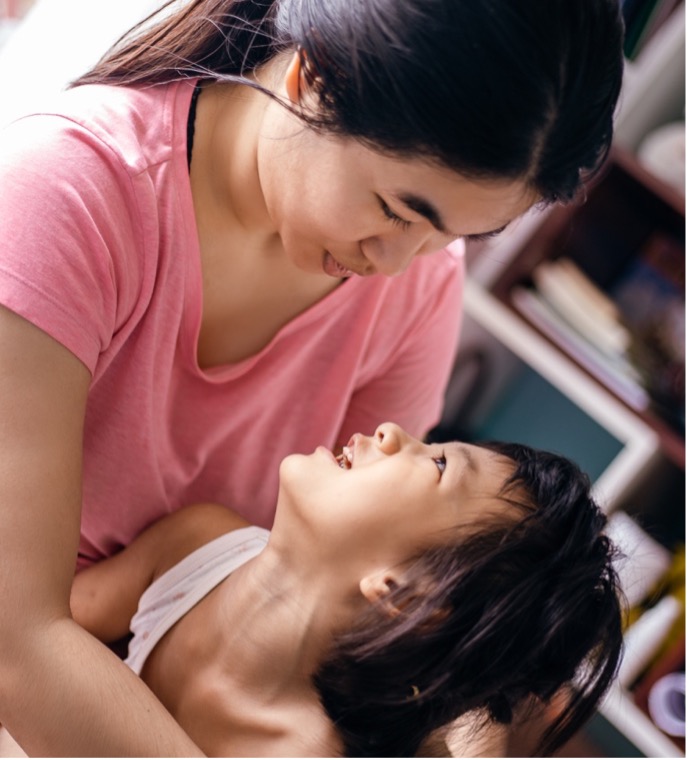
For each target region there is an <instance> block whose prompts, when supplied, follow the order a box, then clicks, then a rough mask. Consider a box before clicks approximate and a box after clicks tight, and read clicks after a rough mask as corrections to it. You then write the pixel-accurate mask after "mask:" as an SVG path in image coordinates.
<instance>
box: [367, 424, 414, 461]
mask: <svg viewBox="0 0 690 760" xmlns="http://www.w3.org/2000/svg"><path fill="white" fill-rule="evenodd" d="M374 440H375V441H376V443H377V444H378V447H379V449H380V450H381V451H382V452H383V453H384V454H396V453H397V452H398V451H400V450H401V449H402V448H403V447H404V446H405V444H407V443H409V442H410V441H411V440H413V439H412V438H411V436H409V435H408V434H407V433H406V432H405V431H404V430H403V429H402V428H401V427H400V425H396V424H395V423H394V422H384V423H383V424H382V425H379V426H378V427H377V428H376V432H375V433H374Z"/></svg>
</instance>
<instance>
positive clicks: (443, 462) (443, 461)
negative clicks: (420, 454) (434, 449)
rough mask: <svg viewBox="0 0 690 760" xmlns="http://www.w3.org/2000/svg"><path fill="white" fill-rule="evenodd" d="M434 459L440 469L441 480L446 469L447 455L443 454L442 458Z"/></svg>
mask: <svg viewBox="0 0 690 760" xmlns="http://www.w3.org/2000/svg"><path fill="white" fill-rule="evenodd" d="M433 459H434V464H435V465H436V466H437V467H438V471H439V479H440V475H443V473H444V471H445V469H446V455H445V454H443V453H442V454H441V456H440V457H434V458H433Z"/></svg>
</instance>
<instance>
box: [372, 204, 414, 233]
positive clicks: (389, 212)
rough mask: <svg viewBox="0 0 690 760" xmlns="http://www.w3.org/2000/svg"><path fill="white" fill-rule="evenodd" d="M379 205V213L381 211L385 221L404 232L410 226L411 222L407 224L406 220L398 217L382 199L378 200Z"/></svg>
mask: <svg viewBox="0 0 690 760" xmlns="http://www.w3.org/2000/svg"><path fill="white" fill-rule="evenodd" d="M379 203H380V204H381V211H383V215H384V216H385V217H386V219H388V220H389V221H391V222H393V224H395V225H397V226H399V227H402V228H403V229H405V230H406V229H407V228H408V227H409V226H410V225H411V224H412V222H408V221H407V220H406V219H402V218H401V217H399V216H398V215H397V214H396V213H395V211H393V210H392V209H391V207H390V206H389V205H388V204H387V203H386V201H384V200H383V198H379Z"/></svg>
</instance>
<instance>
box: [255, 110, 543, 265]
mask: <svg viewBox="0 0 690 760" xmlns="http://www.w3.org/2000/svg"><path fill="white" fill-rule="evenodd" d="M274 107H275V108H280V106H274ZM282 119H283V121H282V122H281V120H280V118H279V119H278V122H277V123H274V126H275V127H276V130H277V132H276V133H274V134H271V132H270V131H267V132H266V133H264V134H262V135H261V136H260V137H259V149H258V169H259V181H260V185H261V192H262V194H263V198H264V200H265V203H266V209H267V212H268V215H269V217H270V220H271V224H272V226H273V228H274V229H276V230H277V232H278V234H279V236H280V239H281V242H282V245H283V249H284V251H285V253H286V255H287V256H288V258H289V259H290V260H291V261H292V263H293V264H295V265H296V266H297V267H298V268H299V269H301V270H303V271H305V272H310V273H313V274H325V275H328V276H331V277H336V278H342V277H347V276H350V275H352V274H357V275H362V276H367V275H372V274H384V275H389V276H390V275H396V274H400V273H401V272H403V271H404V270H405V269H406V268H407V267H408V266H409V264H410V263H411V261H412V259H413V258H414V257H415V256H422V255H424V254H427V253H432V252H434V251H437V250H439V249H441V248H443V247H444V246H446V245H448V243H450V242H451V241H453V240H455V239H457V238H460V237H463V236H467V237H472V236H476V235H486V234H491V233H494V232H496V231H500V230H501V229H502V228H503V227H505V226H506V225H507V224H508V223H509V222H511V221H512V220H513V219H515V218H517V217H519V216H520V215H521V214H523V213H524V212H526V211H527V210H528V209H529V208H530V207H531V206H532V205H533V204H534V203H535V202H537V201H538V200H539V199H538V197H537V196H536V194H535V193H534V192H533V191H532V190H530V189H528V188H527V187H526V186H525V185H524V184H523V183H522V182H517V181H497V180H469V179H467V178H465V177H462V176H460V175H459V174H457V173H455V172H453V171H450V170H448V169H444V168H440V167H437V166H434V165H431V164H429V163H428V162H426V161H423V160H421V159H397V158H392V157H389V156H384V155H381V154H380V153H377V152H376V151H374V150H372V149H370V148H367V147H364V146H363V145H361V144H359V143H358V142H356V141H354V140H351V139H345V138H342V137H333V136H328V135H324V134H319V133H316V132H315V131H313V130H311V129H308V128H306V127H304V125H303V124H301V122H297V121H296V120H295V118H294V117H292V116H289V115H288V116H283V117H282ZM279 123H283V127H282V128H280V127H278V126H277V124H279ZM281 129H282V131H281Z"/></svg>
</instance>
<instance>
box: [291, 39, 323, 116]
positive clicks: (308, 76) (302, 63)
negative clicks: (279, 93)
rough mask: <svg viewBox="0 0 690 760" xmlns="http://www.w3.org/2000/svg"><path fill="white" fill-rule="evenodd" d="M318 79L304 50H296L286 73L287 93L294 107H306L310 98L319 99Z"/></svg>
mask: <svg viewBox="0 0 690 760" xmlns="http://www.w3.org/2000/svg"><path fill="white" fill-rule="evenodd" d="M317 80H318V77H316V76H315V75H314V73H313V70H312V69H311V67H310V65H309V59H308V58H307V57H306V55H305V54H304V52H303V51H302V50H296V51H295V52H294V53H293V55H292V58H291V59H290V63H289V64H288V67H287V69H286V71H285V79H284V81H285V91H286V92H287V96H288V98H289V99H290V102H291V103H293V104H294V105H300V104H301V105H304V102H305V98H307V97H308V96H314V97H317V98H318V96H317V94H316V92H315V90H314V85H315V83H316V81H317Z"/></svg>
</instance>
